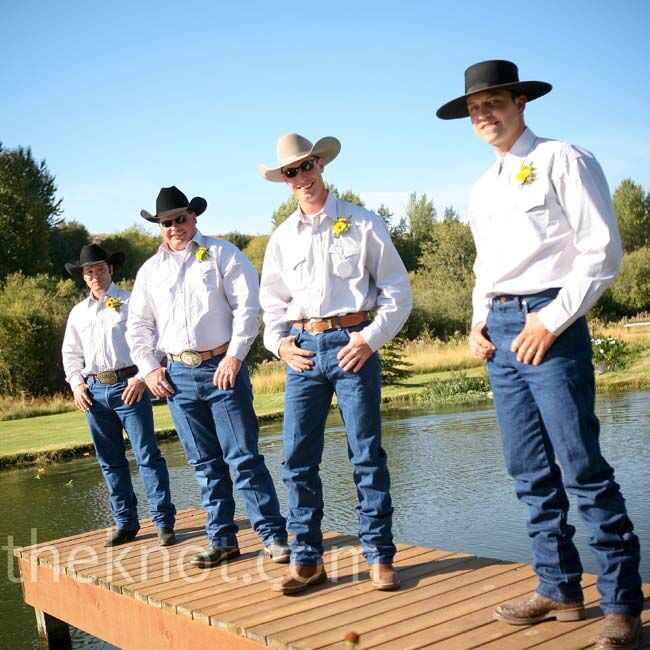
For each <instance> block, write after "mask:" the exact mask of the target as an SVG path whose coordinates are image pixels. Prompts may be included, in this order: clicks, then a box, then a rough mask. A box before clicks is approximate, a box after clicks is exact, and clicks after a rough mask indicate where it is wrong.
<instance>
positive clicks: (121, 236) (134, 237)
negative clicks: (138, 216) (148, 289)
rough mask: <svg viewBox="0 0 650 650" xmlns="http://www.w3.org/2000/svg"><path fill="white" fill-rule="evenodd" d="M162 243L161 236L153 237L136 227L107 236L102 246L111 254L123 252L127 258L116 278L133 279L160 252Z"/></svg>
mask: <svg viewBox="0 0 650 650" xmlns="http://www.w3.org/2000/svg"><path fill="white" fill-rule="evenodd" d="M161 242H162V239H161V237H160V235H151V234H150V233H149V232H148V231H147V230H145V229H144V228H143V227H142V226H140V225H136V226H130V227H129V228H126V229H125V230H121V231H118V232H114V233H111V234H110V235H107V236H106V237H104V238H103V239H102V241H101V242H100V244H101V246H102V248H104V249H105V250H106V251H107V252H108V253H109V254H110V253H115V252H116V251H121V252H122V253H124V255H125V256H126V261H125V262H124V265H123V266H122V268H121V269H120V270H119V271H118V272H117V273H116V274H115V277H116V278H130V279H133V278H135V276H136V273H137V272H138V269H139V268H140V267H141V266H142V265H143V264H144V262H146V261H147V260H148V259H149V258H150V257H151V256H152V255H153V254H154V253H155V252H156V251H157V250H158V247H159V246H160V244H161Z"/></svg>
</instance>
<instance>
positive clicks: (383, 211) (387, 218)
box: [377, 203, 393, 231]
mask: <svg viewBox="0 0 650 650" xmlns="http://www.w3.org/2000/svg"><path fill="white" fill-rule="evenodd" d="M377 216H378V217H381V218H382V219H383V220H384V223H385V224H386V228H388V230H389V231H390V229H391V222H392V220H393V213H392V212H391V211H390V210H389V209H388V206H385V205H384V204H383V203H382V204H381V205H380V206H379V208H377Z"/></svg>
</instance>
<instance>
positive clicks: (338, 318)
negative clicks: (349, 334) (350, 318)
mask: <svg viewBox="0 0 650 650" xmlns="http://www.w3.org/2000/svg"><path fill="white" fill-rule="evenodd" d="M334 322H335V323H336V327H337V328H338V329H340V330H342V329H343V325H341V317H340V316H335V317H334Z"/></svg>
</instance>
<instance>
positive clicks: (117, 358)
mask: <svg viewBox="0 0 650 650" xmlns="http://www.w3.org/2000/svg"><path fill="white" fill-rule="evenodd" d="M130 295H131V294H130V293H129V292H128V291H124V290H122V289H120V288H119V287H118V286H117V285H115V284H114V283H111V286H110V287H109V288H108V290H107V291H106V295H105V296H104V297H103V298H102V299H101V300H95V298H93V296H92V293H91V294H90V295H89V296H88V298H86V299H85V300H83V301H81V302H80V303H79V304H78V305H75V306H74V307H73V308H72V311H71V312H70V315H69V316H68V322H67V325H66V328H65V336H64V337H63V346H62V349H61V353H62V355H63V369H64V370H65V380H66V381H67V382H68V383H69V384H70V387H71V388H72V389H74V388H76V387H77V386H78V385H79V384H83V383H84V382H85V378H86V377H87V376H88V375H91V374H92V375H96V374H97V373H99V372H102V371H104V370H117V369H119V368H128V367H129V366H132V365H133V361H132V360H131V354H130V353H129V346H128V345H127V343H126V339H125V334H126V320H127V316H128V313H129V296H130ZM108 298H118V299H119V300H120V301H121V302H122V304H121V306H120V308H119V311H118V310H115V309H112V308H110V307H107V306H106V300H107V299H108Z"/></svg>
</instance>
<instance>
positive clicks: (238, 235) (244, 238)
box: [217, 230, 253, 251]
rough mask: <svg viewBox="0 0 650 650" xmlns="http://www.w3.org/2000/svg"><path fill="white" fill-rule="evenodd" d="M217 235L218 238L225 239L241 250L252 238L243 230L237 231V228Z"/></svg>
mask: <svg viewBox="0 0 650 650" xmlns="http://www.w3.org/2000/svg"><path fill="white" fill-rule="evenodd" d="M217 237H218V238H219V239H225V240H226V241H229V242H230V243H231V244H234V245H235V246H237V248H238V249H239V250H240V251H243V250H244V248H246V246H248V244H249V242H250V240H251V239H253V235H247V234H245V233H243V232H238V231H237V230H233V231H232V232H227V233H224V234H223V235H217Z"/></svg>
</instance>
